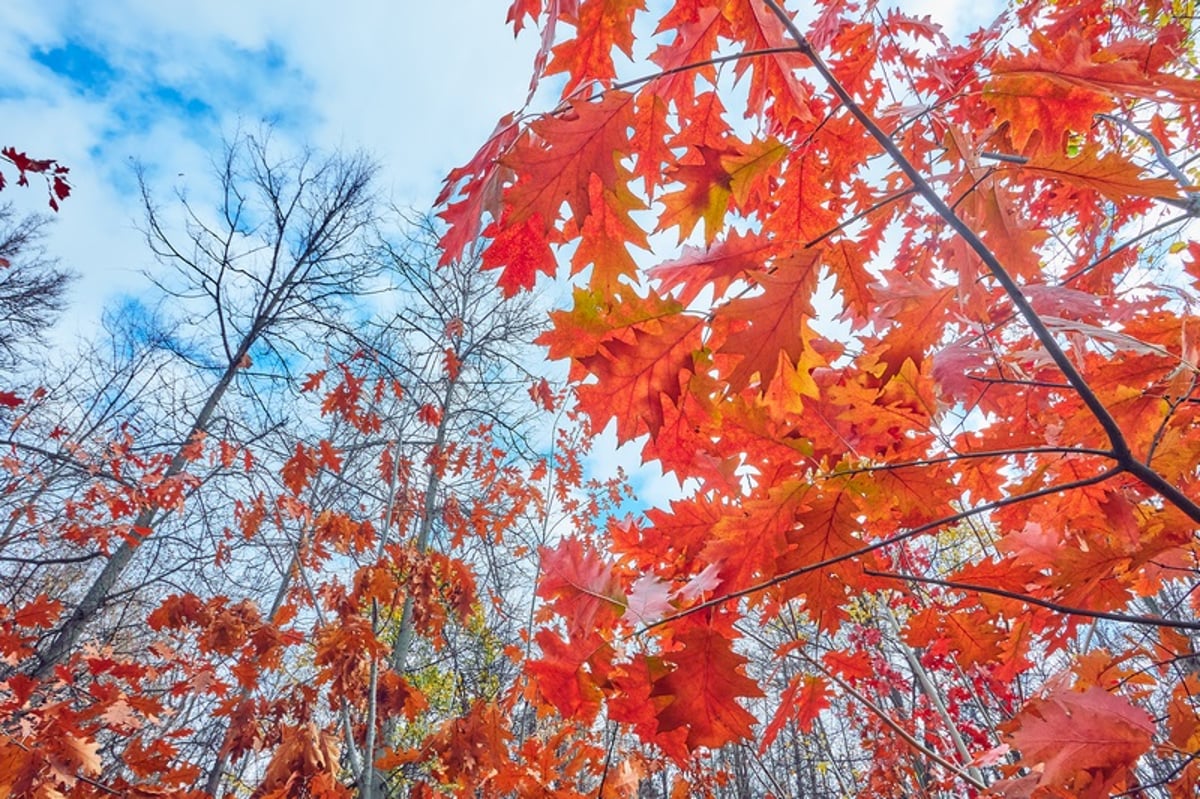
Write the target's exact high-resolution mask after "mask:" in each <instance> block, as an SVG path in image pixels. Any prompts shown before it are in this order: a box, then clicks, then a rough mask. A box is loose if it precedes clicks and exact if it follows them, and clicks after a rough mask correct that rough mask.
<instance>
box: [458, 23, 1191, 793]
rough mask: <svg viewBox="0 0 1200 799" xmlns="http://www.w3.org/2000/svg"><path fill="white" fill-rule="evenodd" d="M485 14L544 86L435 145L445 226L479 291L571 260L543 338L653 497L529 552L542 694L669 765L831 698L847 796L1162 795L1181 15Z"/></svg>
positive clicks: (531, 281)
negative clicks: (661, 486)
mask: <svg viewBox="0 0 1200 799" xmlns="http://www.w3.org/2000/svg"><path fill="white" fill-rule="evenodd" d="M509 19H510V21H511V22H512V23H513V24H514V27H516V28H517V29H518V30H520V29H521V28H522V27H524V26H526V25H533V26H536V27H537V28H538V29H540V30H541V32H542V43H543V46H542V49H541V51H540V53H539V56H538V60H537V64H536V65H535V69H536V72H535V78H534V81H535V87H536V86H537V85H539V81H540V86H541V87H542V88H543V89H544V87H545V86H546V85H548V84H551V83H553V85H554V86H555V87H556V88H560V89H561V95H560V97H561V100H560V104H559V105H558V106H557V108H555V109H554V110H553V111H552V112H550V113H545V114H532V113H529V112H524V113H522V114H521V115H515V116H513V117H511V118H508V119H506V120H504V121H502V123H501V125H500V126H499V128H498V130H497V132H496V134H495V135H494V136H493V138H492V139H491V140H490V141H489V142H488V143H487V144H486V145H485V146H484V148H483V149H482V150H481V151H480V153H479V154H478V155H477V156H476V158H475V160H473V161H472V162H471V163H470V164H469V165H468V166H466V167H464V168H463V169H462V170H459V171H456V172H454V173H452V174H451V176H450V178H449V180H448V181H447V186H446V190H445V192H444V198H443V199H445V200H446V201H448V205H447V207H446V209H445V211H444V212H443V213H442V218H443V219H444V220H445V221H446V222H447V223H448V225H449V231H448V233H447V234H446V235H445V237H444V238H443V244H444V246H445V248H446V257H447V258H453V257H456V256H457V255H458V254H459V253H461V252H462V251H463V248H464V246H465V245H466V244H467V243H468V242H471V241H472V240H473V239H474V237H475V236H476V235H477V234H482V235H483V236H484V237H485V246H484V248H483V249H482V260H483V267H484V268H485V269H493V270H496V273H497V278H498V281H499V283H500V285H501V286H503V287H504V289H505V291H506V292H507V293H510V294H512V293H516V292H518V291H521V290H524V289H528V288H530V287H532V286H534V285H535V283H536V279H537V276H538V274H539V273H545V274H548V275H554V274H560V273H568V274H571V275H574V276H575V278H574V285H575V286H576V288H575V290H574V297H573V304H572V306H571V307H570V308H567V309H564V310H560V311H555V312H554V313H553V314H552V318H553V327H552V329H551V330H550V331H549V332H547V333H546V334H545V335H544V336H543V337H542V339H541V341H542V343H543V344H545V345H546V346H547V347H548V349H549V353H550V356H551V357H552V358H556V359H566V360H568V361H569V363H570V375H571V380H572V382H573V383H574V385H575V396H576V398H577V401H578V403H579V407H580V408H581V409H583V411H584V412H585V413H586V414H587V417H588V419H589V420H590V422H591V424H592V426H593V427H594V429H596V430H599V429H602V428H605V427H606V426H610V425H611V426H612V427H613V428H614V429H615V431H616V435H617V438H618V439H619V440H620V441H622V442H629V443H631V445H633V446H638V447H640V449H641V452H642V455H643V458H644V459H645V460H647V461H655V462H657V463H658V464H659V466H660V467H661V468H662V469H663V470H664V471H665V472H667V473H668V474H673V475H674V476H676V477H677V478H678V480H679V481H680V483H681V484H682V486H683V495H682V496H681V497H680V498H679V499H678V500H676V501H674V502H672V503H671V505H670V507H669V508H655V509H652V510H650V511H648V512H647V513H646V514H645V516H644V518H642V519H635V520H628V521H624V522H614V523H613V524H612V525H610V529H609V531H608V534H607V535H606V536H605V537H604V538H602V539H599V540H597V541H596V542H595V543H594V544H593V545H589V544H587V543H584V542H581V541H574V540H568V541H565V542H563V543H562V544H560V545H558V546H557V547H556V548H553V549H550V550H547V551H546V552H545V554H544V557H543V564H544V566H545V568H546V572H547V573H546V576H545V577H544V578H543V580H542V582H541V583H540V588H539V593H540V595H541V596H542V597H543V599H544V600H545V601H546V605H545V606H544V609H543V615H544V616H547V617H550V616H554V617H557V618H559V619H561V623H560V626H559V630H558V632H551V631H549V630H543V631H541V632H539V633H538V639H537V640H538V643H539V645H540V648H541V652H542V654H541V657H540V658H539V659H537V660H535V661H534V662H533V663H532V664H531V666H530V668H531V669H532V671H533V673H535V674H536V675H538V677H539V689H540V691H541V693H542V695H543V696H544V697H545V698H546V699H547V701H549V702H550V703H551V704H553V705H554V706H555V708H557V710H558V711H559V712H561V713H562V714H564V715H566V716H568V717H572V718H577V719H579V720H581V721H583V722H585V723H588V724H591V723H594V722H595V721H596V720H597V719H599V718H605V719H607V720H608V721H609V722H610V723H617V724H619V725H622V726H623V728H625V729H628V730H630V731H631V732H632V733H634V734H635V735H636V737H637V738H638V739H639V740H641V741H642V742H644V743H647V744H652V745H653V746H654V747H655V748H656V749H658V750H659V751H661V752H663V753H665V754H666V755H668V756H669V757H671V758H672V759H673V760H674V761H675V762H676V763H677V764H679V765H680V767H681V768H682V767H684V765H685V764H687V763H689V762H693V761H692V758H694V757H696V756H698V755H700V754H701V753H702V752H703V751H704V750H706V749H707V750H711V749H714V748H716V747H720V746H722V745H724V744H730V743H737V742H739V741H754V740H759V741H761V745H762V746H764V747H765V746H767V745H769V744H770V743H771V741H772V740H773V739H774V737H775V736H776V735H777V734H778V732H779V730H780V729H781V728H782V727H783V726H784V725H785V724H795V725H798V726H799V728H800V729H802V730H804V731H808V730H810V729H811V728H812V725H813V723H814V720H815V719H817V718H818V716H819V715H820V713H821V711H822V709H823V708H826V707H829V706H830V704H831V703H834V702H836V703H838V705H839V706H841V707H843V708H844V709H845V710H846V711H847V712H850V713H851V715H852V717H853V719H854V724H855V726H856V727H858V729H859V734H860V736H861V738H860V740H861V745H862V746H863V747H864V749H865V751H867V752H868V753H869V756H870V760H869V766H868V767H867V768H865V769H864V770H862V771H859V772H856V773H855V774H854V776H853V784H855V785H856V786H857V787H856V790H857V791H860V792H862V793H865V794H869V795H917V794H923V793H926V792H930V791H932V792H937V791H948V792H952V793H955V794H959V793H960V792H968V793H974V792H982V791H985V790H990V791H992V792H994V793H999V794H1004V795H1010V796H1028V795H1031V794H1034V795H1056V796H1057V795H1064V796H1065V795H1071V796H1107V795H1109V794H1110V793H1120V792H1123V791H1124V792H1130V791H1133V792H1136V791H1137V790H1139V789H1143V790H1153V791H1155V792H1159V793H1163V794H1166V793H1170V794H1173V795H1180V796H1184V795H1191V792H1192V791H1193V790H1194V786H1195V784H1196V771H1195V766H1194V763H1193V762H1192V757H1194V752H1195V746H1196V739H1195V738H1194V731H1195V729H1196V726H1195V721H1194V720H1195V704H1194V702H1195V700H1194V696H1193V689H1194V685H1195V678H1194V676H1193V669H1192V667H1191V666H1189V665H1187V664H1189V663H1190V662H1191V659H1192V658H1193V657H1194V653H1193V644H1192V638H1191V636H1192V635H1193V634H1194V631H1195V630H1196V629H1197V625H1196V623H1195V622H1194V620H1193V619H1194V617H1195V614H1196V611H1197V608H1198V606H1197V604H1196V600H1195V598H1194V597H1195V595H1194V588H1195V586H1196V575H1197V571H1196V568H1197V562H1196V554H1197V552H1196V528H1197V524H1198V523H1200V505H1198V504H1197V502H1198V500H1200V494H1198V493H1197V491H1198V489H1197V466H1198V463H1200V460H1198V457H1197V456H1198V454H1200V432H1198V430H1197V426H1196V414H1195V408H1196V396H1195V393H1194V392H1195V386H1196V378H1197V373H1198V372H1197V370H1198V369H1200V360H1197V350H1196V346H1195V338H1196V333H1197V330H1198V327H1197V321H1196V319H1195V318H1194V317H1193V316H1192V310H1193V305H1194V303H1195V300H1196V295H1195V293H1194V291H1195V288H1196V286H1197V281H1198V280H1200V272H1197V264H1198V263H1200V244H1197V243H1196V242H1194V241H1191V240H1190V236H1191V235H1192V234H1194V231H1195V227H1194V220H1195V218H1196V216H1197V213H1200V210H1198V206H1197V198H1198V197H1200V195H1198V194H1197V189H1196V187H1195V186H1196V181H1195V179H1194V174H1195V173H1194V167H1193V166H1192V164H1193V149H1194V145H1195V142H1196V141H1197V138H1196V137H1197V134H1198V131H1197V128H1196V125H1197V121H1198V120H1197V119H1196V116H1195V112H1196V109H1197V108H1200V105H1198V104H1197V103H1198V101H1200V82H1197V80H1196V70H1195V61H1194V50H1193V40H1192V36H1193V26H1194V21H1193V19H1192V18H1191V17H1189V16H1186V14H1185V13H1183V12H1180V13H1178V14H1177V13H1176V11H1174V10H1173V7H1172V6H1170V5H1169V4H1144V3H1127V4H1124V3H1117V4H1099V3H1083V2H1081V3H1059V4H1050V3H1039V2H1032V3H1024V4H1022V5H1021V6H1020V7H1019V8H1017V9H1015V10H1012V11H1010V12H1008V13H1006V14H1005V15H1004V16H1002V17H1001V18H1000V19H999V20H997V22H996V23H994V24H993V25H991V26H990V27H988V28H985V29H982V30H979V31H977V32H975V33H972V34H970V35H969V36H967V37H966V38H965V39H963V40H961V41H953V40H951V39H949V38H947V36H946V35H945V34H944V32H943V31H942V29H941V28H940V27H939V26H938V25H937V24H936V22H935V21H934V20H930V19H928V18H924V19H922V18H915V17H912V16H908V15H906V14H905V13H903V11H900V10H887V9H884V8H883V7H880V6H877V5H876V4H874V3H868V4H862V5H861V6H855V5H851V4H842V3H820V4H818V5H817V7H816V8H815V9H814V8H809V7H804V8H796V9H794V10H790V11H789V10H788V9H785V8H783V7H782V5H781V4H778V3H775V2H771V1H770V0H767V1H766V2H762V1H760V0H737V1H735V2H711V3H710V2H702V1H698V2H688V3H674V4H669V5H668V6H654V7H651V6H648V5H647V4H643V3H638V2H627V3H603V2H587V0H584V1H583V2H554V1H552V2H518V3H514V4H513V6H512V8H511V10H510V13H509ZM535 96H537V95H536V94H535ZM1189 170H1191V171H1189ZM481 219H487V220H490V223H488V224H486V225H485V224H482V223H481V221H480V220H481ZM676 242H677V243H678V245H676ZM663 254H666V257H664V255H663ZM1122 625H1126V626H1125V627H1122ZM1121 629H1125V630H1127V632H1125V633H1113V632H1109V631H1110V630H1121ZM897 636H898V640H897ZM885 639H886V640H885ZM890 641H895V642H896V643H895V644H893V643H889V642H890ZM1101 641H1103V642H1104V643H1103V644H1101ZM901 649H903V650H904V651H906V652H907V653H908V655H909V656H910V657H911V658H912V662H911V663H907V664H906V663H904V662H903V661H900V662H899V663H898V662H896V658H898V657H899V654H898V653H899V652H900V650H901ZM748 652H754V653H755V655H756V658H757V660H756V662H754V663H753V664H751V663H750V661H749V659H748V655H747V654H744V653H748ZM885 652H891V653H892V654H891V656H890V657H888V656H885V655H884V654H883V653H885ZM751 665H753V668H751ZM784 671H787V672H790V673H792V674H793V675H794V676H793V677H792V678H790V680H788V681H787V682H786V685H785V686H784V687H783V690H782V695H780V694H775V696H776V697H778V703H777V704H775V705H774V706H773V707H774V709H772V710H770V711H769V712H768V713H767V714H766V715H765V716H759V717H755V716H754V715H752V714H751V713H750V712H748V710H749V709H750V708H754V707H758V708H762V707H763V705H761V704H758V703H756V702H754V699H755V698H756V697H760V696H762V695H763V693H764V688H766V685H767V682H771V683H773V682H774V679H775V678H774V677H773V676H772V675H776V674H779V673H781V672H784ZM1039 675H1040V676H1039ZM897 689H899V690H900V691H901V692H908V691H914V690H915V691H917V692H918V694H919V695H920V701H919V702H918V703H917V705H915V706H914V707H912V708H908V707H905V706H897V705H895V704H893V703H892V701H891V698H890V697H889V694H890V693H891V692H893V691H896V690H897ZM968 698H969V701H966V702H964V701H962V700H964V699H968ZM947 700H948V701H947ZM921 705H923V706H924V707H923V708H922V707H921ZM767 707H772V705H768V706H767ZM981 716H982V717H990V718H993V719H995V720H996V721H997V722H999V720H1001V719H1007V720H1006V721H1004V722H1003V723H1002V724H999V726H998V727H989V725H988V724H987V723H984V722H982V719H981ZM1184 719H1186V720H1187V721H1184ZM756 722H757V724H758V725H761V726H757V725H756ZM1155 760H1161V761H1165V765H1163V766H1162V767H1159V766H1157V765H1148V764H1150V763H1151V761H1155ZM918 762H919V763H920V764H921V765H920V766H919V767H918V766H917V765H914V764H916V763H918ZM1139 763H1140V764H1141V766H1140V767H1139ZM1139 768H1142V769H1145V770H1144V771H1138V769H1139ZM1147 782H1150V783H1152V784H1149V785H1148V784H1147ZM844 785H845V784H843V787H844ZM773 790H776V789H773Z"/></svg>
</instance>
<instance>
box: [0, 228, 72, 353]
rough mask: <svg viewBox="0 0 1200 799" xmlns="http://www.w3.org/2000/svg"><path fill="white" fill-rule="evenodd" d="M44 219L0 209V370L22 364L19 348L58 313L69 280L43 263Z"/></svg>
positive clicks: (52, 265)
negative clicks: (18, 215) (19, 215)
mask: <svg viewBox="0 0 1200 799" xmlns="http://www.w3.org/2000/svg"><path fill="white" fill-rule="evenodd" d="M49 224H50V218H49V217H46V216H38V215H30V216H25V217H21V218H17V215H16V213H15V212H14V211H13V207H12V206H11V205H0V368H2V369H12V368H13V367H15V366H17V365H18V364H19V363H20V362H21V360H22V354H23V350H24V347H25V345H27V344H29V343H32V342H34V341H37V340H38V337H39V335H40V334H41V333H42V332H43V331H45V330H46V328H48V327H49V326H50V325H52V324H53V323H54V321H55V319H56V318H57V316H58V314H59V313H60V312H61V311H62V310H63V306H64V295H65V293H66V290H67V286H68V285H69V283H70V276H69V275H68V274H67V273H66V272H63V271H61V270H60V269H59V268H58V265H57V263H56V262H55V261H54V260H52V259H50V258H49V257H47V255H46V251H45V248H44V246H43V245H42V238H43V236H44V235H45V231H46V226H47V225H49Z"/></svg>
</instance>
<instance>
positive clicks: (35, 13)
mask: <svg viewBox="0 0 1200 799" xmlns="http://www.w3.org/2000/svg"><path fill="white" fill-rule="evenodd" d="M506 7H507V3H505V2H497V1H496V0H456V2H453V3H413V2H385V0H358V1H357V2H352V3H343V4H336V5H331V4H329V3H327V2H321V3H317V2H311V1H310V0H252V2H250V3H245V2H239V1H237V0H205V2H203V3H180V2H162V1H161V0H159V1H158V2H155V1H154V0H105V2H72V1H71V0H8V2H4V3H0V119H2V120H3V125H2V127H0V145H4V146H8V145H11V146H14V147H16V148H17V149H18V150H24V151H26V152H28V153H29V154H30V155H31V156H34V157H40V158H55V159H57V160H58V161H60V162H61V163H63V164H66V165H67V166H69V167H70V168H71V180H72V183H73V184H74V187H75V190H74V194H73V195H72V197H71V198H70V199H69V200H68V201H67V202H66V203H65V204H64V206H63V210H62V212H61V213H60V214H59V215H58V217H59V218H58V220H57V225H56V226H55V227H56V230H55V232H54V235H53V239H52V241H51V242H50V246H51V249H52V250H53V251H54V253H55V254H56V255H58V256H59V257H60V258H61V259H62V261H63V263H64V265H65V266H67V267H69V268H70V269H72V270H74V271H75V272H77V273H79V274H80V276H81V280H80V281H79V283H78V285H77V287H76V295H77V297H80V298H87V302H85V303H82V304H77V305H76V310H75V317H76V318H75V320H74V321H75V323H76V324H75V325H71V324H70V320H69V322H68V325H67V327H75V328H76V329H83V328H86V326H87V324H88V323H89V322H90V321H91V320H94V319H95V318H98V316H99V311H100V307H99V303H98V302H97V301H98V300H100V299H101V298H103V297H111V296H114V295H116V294H119V293H122V292H124V291H128V290H135V289H136V288H137V287H138V286H139V285H140V281H141V277H140V274H139V272H140V270H141V269H143V268H147V267H149V266H150V265H151V263H150V260H149V254H148V252H147V250H146V247H145V245H144V243H143V242H142V240H141V237H140V235H139V234H138V233H137V230H136V227H135V224H136V222H137V220H138V218H139V213H138V208H137V202H136V194H135V192H134V191H132V189H133V188H134V186H135V182H134V175H133V162H134V161H135V160H136V161H140V162H141V163H142V164H144V166H145V167H146V169H147V173H148V174H149V176H150V179H151V181H152V183H153V184H154V186H153V188H154V189H155V191H156V193H157V194H158V195H160V196H162V197H163V198H164V199H167V198H169V197H170V196H171V194H172V192H174V191H175V190H176V189H182V188H187V189H188V190H189V191H194V190H197V189H200V188H201V187H203V186H204V185H205V183H206V177H207V175H206V172H207V168H208V161H209V159H210V157H211V155H212V154H213V153H215V152H217V151H218V150H219V149H220V142H221V139H222V137H223V136H228V135H230V134H232V133H233V132H234V131H235V130H237V129H239V128H242V129H250V130H257V129H258V128H259V127H260V126H261V125H262V123H263V122H264V121H265V122H270V123H272V124H273V125H275V127H276V136H277V137H283V138H285V139H289V140H291V141H292V143H294V144H298V145H299V144H303V145H311V146H315V147H317V148H323V149H331V148H339V147H341V148H346V149H351V150H354V149H360V148H361V149H364V150H366V151H368V152H369V153H371V154H372V155H373V156H374V157H375V158H376V159H377V160H378V161H379V162H380V164H381V165H382V171H381V183H382V188H383V191H384V193H385V194H386V195H388V196H389V197H390V199H392V200H394V201H395V202H396V203H397V204H399V205H402V206H412V207H414V208H418V209H425V208H428V207H429V206H430V204H431V203H432V201H433V198H434V195H435V194H436V192H437V189H438V187H439V185H440V182H441V179H442V177H443V176H444V175H445V173H446V172H447V171H448V170H449V169H451V168H452V167H454V166H457V165H459V164H461V163H463V162H464V161H466V160H467V159H469V158H470V156H471V155H472V154H473V153H474V150H475V148H476V147H478V146H479V145H480V144H481V143H482V142H483V141H484V139H485V138H486V137H487V135H488V134H489V133H490V132H491V130H492V128H493V127H494V126H495V123H496V120H497V119H498V118H499V117H500V116H501V115H502V114H504V113H505V112H507V111H509V110H512V109H513V108H516V107H518V106H519V105H520V104H521V103H522V102H523V101H524V98H525V91H526V87H527V86H528V78H529V70H530V67H531V63H532V58H533V52H534V48H535V41H534V37H533V36H532V35H530V34H529V33H526V34H525V35H523V36H522V37H521V39H519V40H515V39H514V37H513V34H512V31H511V29H509V28H508V27H507V26H506V25H505V22H504V17H505V12H506ZM3 199H5V200H7V201H11V202H16V203H17V204H18V206H19V207H20V208H22V209H28V210H41V209H43V208H44V207H45V205H44V203H45V197H44V196H43V195H41V194H39V193H37V192H34V191H28V192H16V191H6V192H5V196H4V198H3Z"/></svg>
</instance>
